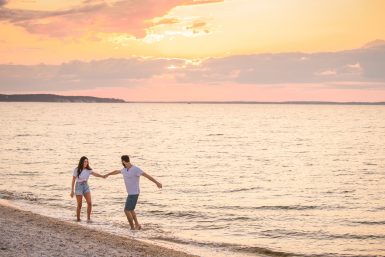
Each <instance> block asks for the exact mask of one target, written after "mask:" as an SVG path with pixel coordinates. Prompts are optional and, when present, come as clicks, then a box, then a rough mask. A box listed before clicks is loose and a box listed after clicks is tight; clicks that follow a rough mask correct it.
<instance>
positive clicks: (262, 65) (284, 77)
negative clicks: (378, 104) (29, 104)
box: [0, 0, 385, 101]
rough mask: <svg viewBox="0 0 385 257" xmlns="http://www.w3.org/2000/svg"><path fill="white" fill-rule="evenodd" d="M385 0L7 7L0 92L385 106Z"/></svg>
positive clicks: (1, 8)
mask: <svg viewBox="0 0 385 257" xmlns="http://www.w3.org/2000/svg"><path fill="white" fill-rule="evenodd" d="M384 10H385V1H383V0H264V1H262V0H224V1H219V0H195V1H194V0H127V1H116V0H105V1H102V0H57V1H53V0H8V1H7V0H0V35H1V37H0V93H7V94H8V93H9V94H11V93H16V94H21V93H56V94H63V95H91V96H99V97H115V98H122V99H125V100H128V101H287V100H321V101H385V41H384V40H385V15H384Z"/></svg>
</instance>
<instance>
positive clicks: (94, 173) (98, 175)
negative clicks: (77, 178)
mask: <svg viewBox="0 0 385 257" xmlns="http://www.w3.org/2000/svg"><path fill="white" fill-rule="evenodd" d="M91 175H94V176H95V177H99V178H106V176H105V175H100V174H99V173H96V172H94V171H93V172H92V173H91Z"/></svg>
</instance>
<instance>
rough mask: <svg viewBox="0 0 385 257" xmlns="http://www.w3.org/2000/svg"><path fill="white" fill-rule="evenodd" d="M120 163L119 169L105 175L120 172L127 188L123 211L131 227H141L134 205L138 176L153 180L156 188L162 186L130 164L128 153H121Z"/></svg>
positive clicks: (137, 195) (138, 190) (137, 194)
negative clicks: (121, 165) (120, 167)
mask: <svg viewBox="0 0 385 257" xmlns="http://www.w3.org/2000/svg"><path fill="white" fill-rule="evenodd" d="M121 159H122V164H123V166H124V168H123V169H121V170H114V171H112V172H110V173H108V174H106V175H104V176H105V177H108V176H110V175H117V174H119V173H122V175H123V178H124V183H125V185H126V190H127V194H128V196H127V200H126V205H125V207H124V213H125V214H126V216H127V220H128V222H129V223H130V227H131V229H133V230H134V229H137V230H139V229H141V228H142V227H141V226H140V224H139V222H138V219H137V217H136V213H135V206H136V203H137V201H138V197H139V193H140V189H139V179H140V176H144V177H146V178H148V179H149V180H151V181H152V182H154V183H155V184H156V185H157V187H158V188H162V184H161V183H159V182H158V181H157V180H156V179H154V178H153V177H151V176H150V175H149V174H147V173H145V172H144V171H142V170H141V169H140V168H139V167H137V166H135V165H132V164H131V163H130V157H129V156H128V155H122V157H121Z"/></svg>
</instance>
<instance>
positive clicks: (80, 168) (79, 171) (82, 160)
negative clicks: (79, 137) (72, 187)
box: [78, 156, 92, 177]
mask: <svg viewBox="0 0 385 257" xmlns="http://www.w3.org/2000/svg"><path fill="white" fill-rule="evenodd" d="M85 160H88V158H87V157H85V156H82V158H80V160H79V165H78V177H79V176H80V173H82V171H83V165H84V161H85ZM86 169H87V170H92V169H91V167H90V164H89V162H88V164H87V167H86Z"/></svg>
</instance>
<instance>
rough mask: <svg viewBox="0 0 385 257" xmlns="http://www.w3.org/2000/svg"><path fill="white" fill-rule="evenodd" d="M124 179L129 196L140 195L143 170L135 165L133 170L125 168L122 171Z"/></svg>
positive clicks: (132, 167)
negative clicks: (140, 180)
mask: <svg viewBox="0 0 385 257" xmlns="http://www.w3.org/2000/svg"><path fill="white" fill-rule="evenodd" d="M120 172H121V173H122V175H123V178H124V184H125V185H126V190H127V194H128V195H138V194H139V193H140V189H139V178H140V176H141V175H142V174H143V170H141V169H140V168H139V167H136V166H134V165H132V166H131V168H129V169H127V168H123V169H121V170H120Z"/></svg>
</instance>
